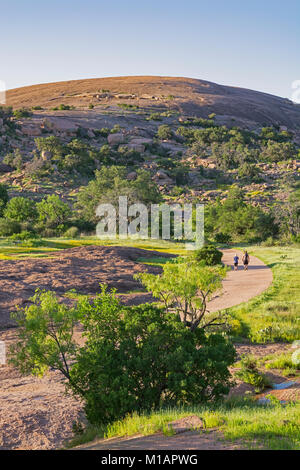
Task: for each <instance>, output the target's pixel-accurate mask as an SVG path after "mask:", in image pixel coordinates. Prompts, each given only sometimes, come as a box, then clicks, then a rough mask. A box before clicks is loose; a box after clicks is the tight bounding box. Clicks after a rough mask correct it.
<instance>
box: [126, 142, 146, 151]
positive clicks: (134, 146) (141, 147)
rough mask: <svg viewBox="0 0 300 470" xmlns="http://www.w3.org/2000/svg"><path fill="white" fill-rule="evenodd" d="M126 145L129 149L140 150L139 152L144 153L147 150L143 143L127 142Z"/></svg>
mask: <svg viewBox="0 0 300 470" xmlns="http://www.w3.org/2000/svg"><path fill="white" fill-rule="evenodd" d="M126 147H127V148H128V150H134V151H135V152H139V153H144V152H145V145H143V144H132V143H130V144H127V145H126Z"/></svg>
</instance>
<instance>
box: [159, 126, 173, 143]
mask: <svg viewBox="0 0 300 470" xmlns="http://www.w3.org/2000/svg"><path fill="white" fill-rule="evenodd" d="M157 137H158V138H159V139H162V140H169V139H172V137H173V131H172V129H171V127H170V126H167V125H165V124H164V125H162V126H159V128H158V131H157Z"/></svg>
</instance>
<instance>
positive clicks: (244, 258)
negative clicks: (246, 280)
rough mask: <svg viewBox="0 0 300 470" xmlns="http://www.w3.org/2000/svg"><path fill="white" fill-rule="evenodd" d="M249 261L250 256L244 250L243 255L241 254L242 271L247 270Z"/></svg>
mask: <svg viewBox="0 0 300 470" xmlns="http://www.w3.org/2000/svg"><path fill="white" fill-rule="evenodd" d="M249 261H250V256H249V255H248V253H247V251H245V253H244V256H243V263H244V271H247V270H248V264H249Z"/></svg>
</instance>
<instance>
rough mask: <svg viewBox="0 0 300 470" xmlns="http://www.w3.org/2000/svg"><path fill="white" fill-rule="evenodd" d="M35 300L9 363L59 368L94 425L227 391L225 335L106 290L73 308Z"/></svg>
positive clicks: (36, 370)
mask: <svg viewBox="0 0 300 470" xmlns="http://www.w3.org/2000/svg"><path fill="white" fill-rule="evenodd" d="M32 301H33V304H32V305H30V306H28V307H26V308H25V309H21V310H19V311H18V313H17V314H15V315H14V318H15V319H16V321H17V322H18V324H19V326H20V328H19V330H18V334H19V341H17V342H16V344H15V345H14V346H13V347H12V351H11V352H12V354H11V361H12V363H13V364H14V365H15V366H17V367H18V368H19V369H20V370H21V371H22V372H23V373H33V374H37V375H42V374H43V373H45V372H46V370H47V369H48V368H49V367H51V368H53V369H56V370H59V371H60V372H61V373H62V374H63V375H64V376H65V377H66V378H67V379H68V387H69V388H70V389H71V390H72V392H73V393H74V395H76V396H79V397H80V398H82V399H83V401H84V405H85V411H86V414H87V418H88V420H89V421H90V422H91V423H95V424H102V423H110V422H112V421H114V420H117V419H121V418H123V417H124V416H125V415H126V414H128V413H133V412H135V411H136V412H143V411H151V410H152V409H158V408H159V407H160V406H162V405H165V406H181V405H182V406H190V405H194V404H201V403H206V402H213V401H215V400H218V399H219V398H221V397H222V395H223V394H224V393H227V392H228V390H229V386H230V373H229V370H228V366H229V365H230V364H232V363H233V361H234V359H235V350H234V347H233V346H232V345H231V344H230V343H229V342H228V341H227V340H226V339H225V338H224V337H223V336H221V335H216V334H215V335H208V336H206V335H205V333H204V331H203V330H201V329H198V330H196V331H195V332H194V333H192V332H191V331H190V330H189V329H187V328H185V327H184V325H183V323H182V322H181V321H180V320H179V319H178V318H177V317H176V316H174V314H172V313H166V312H165V311H164V310H163V309H161V308H157V307H155V306H153V305H148V304H146V305H141V306H138V307H131V308H129V307H127V308H126V307H122V306H121V305H120V303H119V301H118V299H117V297H116V295H115V294H114V293H108V292H107V291H106V290H105V288H103V289H102V292H101V293H100V294H99V295H98V296H97V297H96V298H94V299H93V300H91V299H89V298H88V297H83V298H81V300H79V302H78V304H77V307H76V308H71V309H70V308H69V307H67V306H65V305H63V304H60V303H58V300H57V298H56V296H55V294H54V293H53V292H39V293H37V294H36V295H35V297H34V298H33V299H32ZM78 320H80V321H81V322H82V325H83V329H84V335H85V337H86V342H85V345H84V347H81V348H80V347H79V346H78V345H76V342H75V341H74V339H73V329H74V326H75V324H76V322H77V321H78Z"/></svg>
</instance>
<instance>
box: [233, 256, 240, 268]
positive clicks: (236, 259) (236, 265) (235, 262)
mask: <svg viewBox="0 0 300 470" xmlns="http://www.w3.org/2000/svg"><path fill="white" fill-rule="evenodd" d="M238 265H239V257H238V255H237V254H235V256H234V257H233V266H234V270H235V271H237V270H238Z"/></svg>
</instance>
